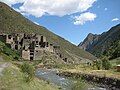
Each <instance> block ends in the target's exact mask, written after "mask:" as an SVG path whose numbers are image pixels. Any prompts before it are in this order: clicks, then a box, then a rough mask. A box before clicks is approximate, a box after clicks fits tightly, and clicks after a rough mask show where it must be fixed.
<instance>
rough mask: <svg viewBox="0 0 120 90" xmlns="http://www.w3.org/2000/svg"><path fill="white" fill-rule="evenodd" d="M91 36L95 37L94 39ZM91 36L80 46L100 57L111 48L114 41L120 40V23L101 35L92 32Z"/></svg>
mask: <svg viewBox="0 0 120 90" xmlns="http://www.w3.org/2000/svg"><path fill="white" fill-rule="evenodd" d="M91 37H94V39H93V38H91ZM91 37H90V36H89V35H88V36H87V37H86V38H85V40H84V41H83V43H80V44H79V45H78V47H80V48H82V49H84V50H86V51H88V52H90V53H92V54H93V55H95V56H98V57H100V55H102V54H103V53H104V51H106V50H109V48H110V47H111V44H112V43H113V42H116V41H118V40H120V24H118V25H116V26H113V27H112V28H111V29H110V30H108V31H106V32H103V33H102V34H100V35H97V34H91ZM89 43H91V44H89Z"/></svg>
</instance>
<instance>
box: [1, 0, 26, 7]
mask: <svg viewBox="0 0 120 90" xmlns="http://www.w3.org/2000/svg"><path fill="white" fill-rule="evenodd" d="M25 1H26V0H0V2H4V3H6V4H8V5H9V6H11V5H14V4H16V3H24V2H25Z"/></svg>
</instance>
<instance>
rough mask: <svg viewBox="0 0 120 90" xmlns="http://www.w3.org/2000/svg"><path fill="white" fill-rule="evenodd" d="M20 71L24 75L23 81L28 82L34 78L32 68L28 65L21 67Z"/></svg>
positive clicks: (24, 64)
mask: <svg viewBox="0 0 120 90" xmlns="http://www.w3.org/2000/svg"><path fill="white" fill-rule="evenodd" d="M21 70H22V72H23V73H24V74H25V81H26V82H30V81H31V80H32V79H33V78H34V67H33V66H32V65H30V64H28V63H23V64H22V65H21Z"/></svg>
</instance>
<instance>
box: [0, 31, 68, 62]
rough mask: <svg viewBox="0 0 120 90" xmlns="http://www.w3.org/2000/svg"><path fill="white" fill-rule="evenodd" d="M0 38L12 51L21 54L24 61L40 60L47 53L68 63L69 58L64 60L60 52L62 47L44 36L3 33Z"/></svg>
mask: <svg viewBox="0 0 120 90" xmlns="http://www.w3.org/2000/svg"><path fill="white" fill-rule="evenodd" d="M0 38H1V39H2V40H3V41H4V42H5V43H6V44H9V45H10V48H11V49H13V50H16V51H18V52H20V56H21V58H23V59H24V60H30V61H33V60H40V59H41V58H42V54H43V53H44V52H45V51H47V52H50V53H54V54H56V55H57V56H58V57H60V58H61V59H63V60H64V61H65V62H67V58H63V57H62V54H61V53H60V51H59V49H60V46H59V45H57V44H54V43H49V42H48V41H47V39H46V37H45V36H43V35H39V34H34V33H32V34H25V33H11V34H4V33H2V34H0Z"/></svg>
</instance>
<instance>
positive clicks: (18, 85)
mask: <svg viewBox="0 0 120 90" xmlns="http://www.w3.org/2000/svg"><path fill="white" fill-rule="evenodd" d="M0 90H58V88H57V86H53V85H52V84H48V83H47V82H45V81H43V80H42V79H38V78H34V79H33V80H32V81H31V82H30V83H26V82H25V81H24V73H22V72H21V70H20V69H19V68H18V67H16V66H15V65H13V64H11V65H10V66H9V67H7V68H5V69H4V71H3V75H2V76H0Z"/></svg>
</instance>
